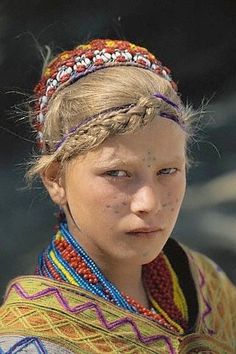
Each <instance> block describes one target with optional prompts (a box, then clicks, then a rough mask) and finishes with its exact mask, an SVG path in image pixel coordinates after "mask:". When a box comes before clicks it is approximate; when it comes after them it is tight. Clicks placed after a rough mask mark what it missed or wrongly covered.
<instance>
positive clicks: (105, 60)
mask: <svg viewBox="0 0 236 354" xmlns="http://www.w3.org/2000/svg"><path fill="white" fill-rule="evenodd" d="M119 65H123V66H124V65H126V66H136V67H141V68H143V69H147V70H151V71H152V72H154V73H156V74H158V75H159V76H161V77H163V78H164V79H166V80H167V81H169V82H170V84H171V85H172V87H173V88H174V90H176V91H177V85H176V84H175V82H174V81H173V80H172V78H171V76H170V70H169V69H168V68H167V67H165V66H163V65H162V63H161V62H160V61H159V60H158V59H157V58H156V57H155V56H154V55H153V54H151V53H150V52H149V51H148V50H147V49H145V48H143V47H139V46H136V45H135V44H132V43H130V42H128V41H122V40H108V39H96V40H93V41H91V42H90V43H88V44H86V45H80V46H78V47H77V48H75V49H74V50H71V51H65V52H63V53H61V54H60V55H58V57H57V58H56V59H54V60H53V61H52V62H51V63H50V64H49V65H48V66H47V68H46V69H45V71H44V73H43V74H42V77H41V79H40V81H39V83H38V85H37V86H36V87H35V89H34V93H35V98H36V102H35V107H34V110H35V118H34V119H33V121H32V125H33V127H34V128H35V130H36V132H37V138H36V140H37V145H38V147H39V149H40V150H42V148H43V127H44V121H45V115H46V113H47V110H48V104H49V101H50V99H51V98H52V96H53V95H54V94H55V93H56V92H57V91H59V90H60V89H62V88H64V87H65V86H69V85H71V84H73V83H74V82H76V81H77V80H78V79H80V78H81V77H84V76H86V75H87V74H89V73H91V72H94V71H97V70H100V69H103V68H106V67H111V66H119ZM155 96H156V97H158V96H157V94H156V95H155ZM161 96H162V97H160V96H159V98H161V99H163V97H165V96H163V95H161ZM163 100H164V101H165V102H167V103H169V104H170V102H172V101H170V100H169V99H168V98H167V97H165V99H163ZM172 103H173V102H172ZM129 106H130V105H129ZM172 106H173V104H172ZM175 108H176V107H175ZM162 116H163V117H164V116H165V117H166V118H170V119H173V116H172V117H169V115H168V114H167V113H164V112H163V115H162ZM88 119H89V118H88ZM89 120H91V119H89ZM174 120H175V121H176V119H174ZM86 121H87V119H86ZM79 126H80V125H79ZM79 126H77V127H75V128H72V129H71V130H70V132H68V133H67V134H66V135H65V136H63V138H62V140H61V142H59V143H58V144H57V146H56V149H57V148H59V147H60V146H61V145H62V143H63V142H64V141H65V140H66V138H67V137H68V136H70V135H71V134H73V133H74V132H75V131H76V130H77V129H78V128H79Z"/></svg>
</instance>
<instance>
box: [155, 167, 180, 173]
mask: <svg viewBox="0 0 236 354" xmlns="http://www.w3.org/2000/svg"><path fill="white" fill-rule="evenodd" d="M176 172H177V168H173V167H170V168H162V169H161V170H160V171H159V172H158V175H173V174H175V173H176Z"/></svg>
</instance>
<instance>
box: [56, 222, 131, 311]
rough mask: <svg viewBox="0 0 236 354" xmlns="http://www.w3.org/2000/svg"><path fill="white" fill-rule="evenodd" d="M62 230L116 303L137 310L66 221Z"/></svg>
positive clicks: (61, 225)
mask: <svg viewBox="0 0 236 354" xmlns="http://www.w3.org/2000/svg"><path fill="white" fill-rule="evenodd" d="M60 231H61V233H62V235H63V236H64V237H65V239H66V241H67V242H69V243H70V244H71V245H72V246H73V247H74V249H75V250H76V252H77V253H78V254H79V255H81V256H82V258H84V260H85V261H86V263H87V265H88V267H89V268H90V269H91V270H92V271H93V273H94V274H95V275H96V276H97V278H98V279H99V281H100V282H101V283H102V285H103V286H104V287H105V289H107V290H108V291H109V292H110V294H111V295H112V297H113V299H114V301H115V303H116V304H117V305H118V306H120V307H123V308H125V309H128V310H130V311H132V312H134V311H135V312H137V310H136V309H134V308H133V306H131V305H130V304H129V303H128V302H127V301H126V299H125V298H124V297H123V296H122V294H121V293H120V291H119V290H118V289H117V288H116V287H115V286H114V285H113V284H111V283H110V282H109V280H108V279H106V278H105V277H104V275H103V274H102V273H101V272H100V270H99V268H98V267H97V266H96V264H95V263H94V261H93V260H92V259H91V258H90V257H89V255H88V254H87V253H86V252H85V251H84V249H83V248H82V247H81V246H80V245H79V243H78V242H77V241H76V240H75V239H74V237H73V236H72V235H71V233H70V232H69V230H68V226H67V224H66V223H61V224H60Z"/></svg>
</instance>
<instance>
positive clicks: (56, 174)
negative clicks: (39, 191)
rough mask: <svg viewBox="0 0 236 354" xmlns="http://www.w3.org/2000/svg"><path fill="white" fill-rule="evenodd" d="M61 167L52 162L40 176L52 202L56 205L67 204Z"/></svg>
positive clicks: (57, 163)
mask: <svg viewBox="0 0 236 354" xmlns="http://www.w3.org/2000/svg"><path fill="white" fill-rule="evenodd" d="M60 170H61V165H60V163H59V162H53V163H52V164H51V165H50V166H49V167H48V168H47V169H46V170H45V171H44V172H43V173H42V174H41V179H42V181H43V184H44V186H45V187H46V189H47V190H48V193H49V195H50V197H51V199H52V201H53V202H54V203H56V204H58V205H64V204H66V203H67V199H66V193H65V188H64V185H63V177H62V175H61V171H60Z"/></svg>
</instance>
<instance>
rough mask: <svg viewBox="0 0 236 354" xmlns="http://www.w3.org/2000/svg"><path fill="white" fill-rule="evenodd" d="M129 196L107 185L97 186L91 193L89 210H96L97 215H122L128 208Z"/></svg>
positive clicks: (88, 201)
mask: <svg viewBox="0 0 236 354" xmlns="http://www.w3.org/2000/svg"><path fill="white" fill-rule="evenodd" d="M126 200H127V195H125V194H124V193H122V192H120V191H119V190H117V188H113V187H112V186H109V185H107V184H105V185H104V184H100V185H99V186H98V185H97V186H96V188H94V187H92V188H90V191H89V197H88V198H87V201H86V205H87V207H88V208H91V206H92V209H93V210H95V212H96V214H97V213H100V214H103V215H105V217H107V218H108V219H109V217H112V216H113V217H114V216H117V215H119V214H120V215H121V214H122V213H123V211H124V210H125V209H126V208H127V205H128V202H127V201H126Z"/></svg>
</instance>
